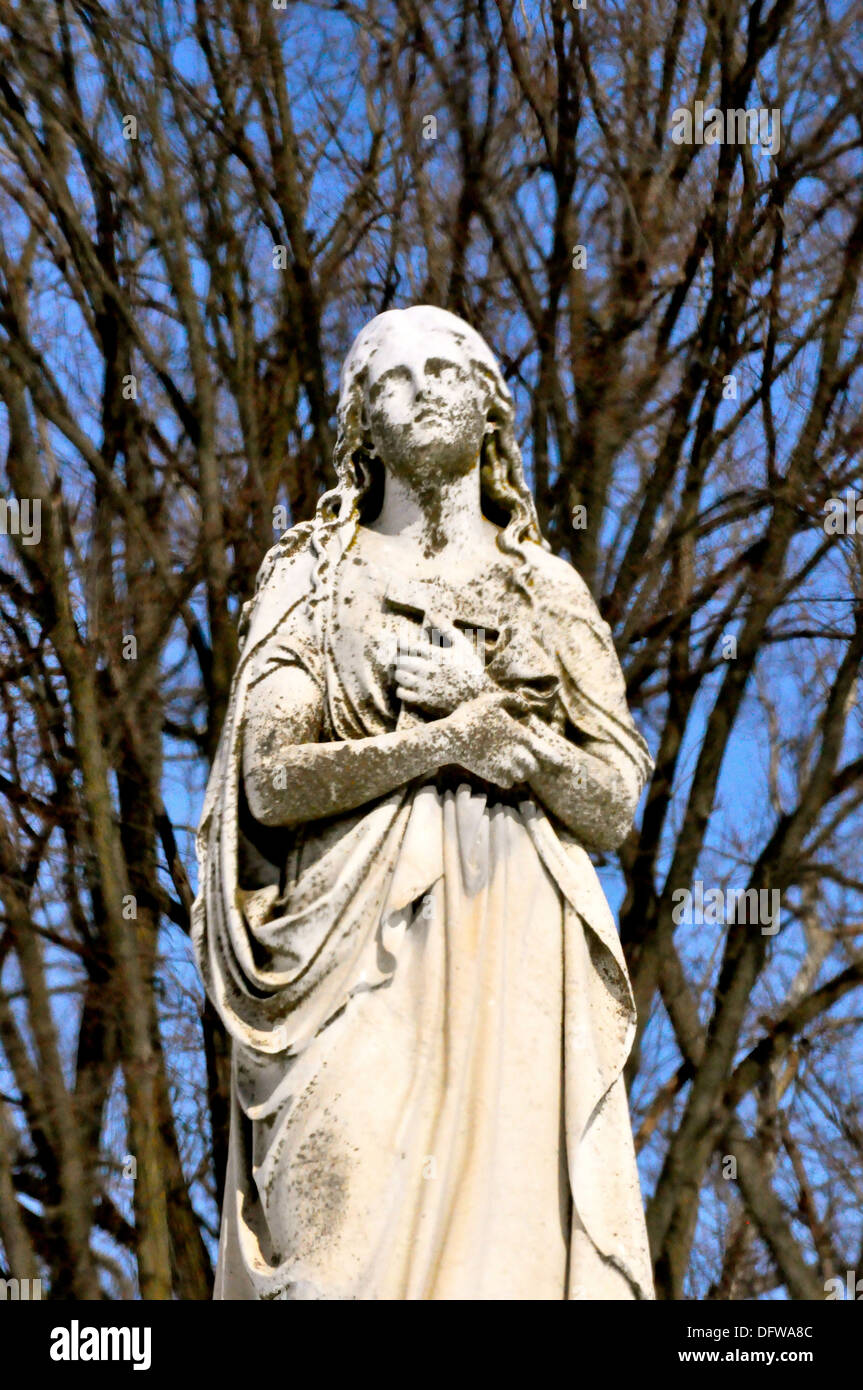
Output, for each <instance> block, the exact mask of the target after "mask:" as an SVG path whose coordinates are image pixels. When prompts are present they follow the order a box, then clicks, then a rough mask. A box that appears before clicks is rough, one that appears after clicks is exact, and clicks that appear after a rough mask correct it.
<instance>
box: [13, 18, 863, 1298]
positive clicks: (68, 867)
mask: <svg viewBox="0 0 863 1390" xmlns="http://www.w3.org/2000/svg"><path fill="white" fill-rule="evenodd" d="M854 18H855V7H854V5H853V4H850V3H849V4H848V5H839V6H832V7H830V8H829V9H828V7H827V6H824V5H823V4H821V3H820V0H774V3H773V4H772V5H771V6H768V5H766V4H763V3H761V0H755V2H754V3H751V4H749V5H743V4H742V3H739V0H726V3H723V4H721V5H720V4H716V3H710V2H708V3H706V4H703V5H699V6H693V5H692V4H691V3H690V0H661V3H659V4H655V5H652V6H650V7H641V8H640V9H637V10H634V9H633V7H632V6H627V5H625V4H623V3H611V4H603V5H602V6H590V5H589V6H588V7H587V8H586V9H584V10H576V9H574V8H573V7H572V6H571V5H569V4H567V3H564V0H549V3H546V4H543V5H539V4H533V3H521V2H519V3H510V0H496V2H495V3H492V0H460V2H458V0H457V3H450V2H449V0H430V3H425V4H423V5H419V4H416V3H414V0H403V2H402V3H392V0H368V3H363V4H362V5H360V4H356V5H355V4H353V3H352V0H343V3H339V4H333V5H331V6H330V5H324V4H320V5H315V4H290V5H288V6H286V7H285V8H284V9H282V8H277V7H276V6H275V5H274V4H273V3H271V0H208V3H206V4H203V3H193V0H136V3H134V4H132V3H131V0H118V2H117V3H115V4H114V5H112V6H110V7H108V6H103V5H101V4H99V3H96V0H27V3H26V4H25V3H11V0H0V60H2V61H0V212H2V218H0V402H2V411H0V419H2V422H3V430H4V444H5V452H6V462H5V468H6V478H7V482H6V486H5V489H4V490H5V494H6V497H7V507H6V512H5V517H6V522H7V525H6V528H5V529H6V530H7V531H8V532H9V533H10V534H9V535H8V536H7V539H6V540H5V541H3V542H2V544H3V546H4V552H3V556H2V562H0V663H2V674H3V685H2V694H0V700H2V719H3V722H4V734H5V737H4V739H3V749H2V761H0V816H2V838H0V897H2V903H3V915H2V920H0V970H2V974H0V1048H2V1064H0V1242H2V1247H3V1250H4V1253H5V1263H6V1266H7V1268H8V1270H9V1271H10V1272H11V1273H12V1274H13V1275H18V1276H19V1277H35V1276H36V1274H37V1273H38V1274H42V1275H44V1276H45V1277H46V1278H47V1279H48V1281H49V1283H50V1288H51V1292H52V1295H53V1296H56V1297H64V1296H65V1297H89V1296H94V1295H98V1294H99V1293H100V1292H101V1293H103V1294H104V1295H106V1296H111V1297H124V1296H129V1295H130V1293H131V1292H132V1290H133V1289H134V1287H135V1284H136V1282H137V1287H138V1288H139V1289H140V1292H141V1294H142V1296H143V1297H146V1298H165V1297H169V1296H171V1295H172V1294H173V1295H176V1296H179V1297H182V1298H205V1297H207V1296H208V1294H209V1290H210V1287H211V1277H212V1276H211V1258H212V1254H213V1249H214V1239H215V1234H216V1220H217V1210H218V1204H219V1200H220V1193H221V1182H222V1177H223V1173H224V1162H225V1138H226V1128H227V1112H226V1095H227V1087H226V1058H227V1052H226V1044H225V1039H224V1037H223V1036H222V1033H221V1030H220V1028H219V1026H218V1024H217V1022H216V1020H215V1019H214V1017H213V1016H212V1015H211V1013H210V1012H209V1010H207V1009H206V1008H202V1007H200V1001H199V996H198V994H197V993H196V986H195V984H194V982H193V978H192V972H191V968H190V965H189V956H188V950H187V945H186V934H187V931H188V918H189V907H190V903H191V896H192V886H191V881H190V880H191V874H192V869H191V862H192V853H191V835H192V832H193V829H194V824H195V821H196V819H197V814H198V809H199V806H200V793H201V787H202V782H203V778H204V776H205V774H206V768H207V764H208V761H209V759H210V757H211V756H212V754H213V751H214V749H215V746H216V741H217V739H218V735H219V730H220V727H221V722H222V718H223V714H224V710H225V706H226V701H227V697H228V690H229V685H230V679H231V674H232V669H233V665H234V661H235V656H236V635H235V634H236V623H237V618H238V614H239V608H240V606H241V604H242V602H243V601H244V600H245V599H246V598H248V596H249V595H250V593H251V592H252V590H253V587H254V579H255V574H256V571H257V567H258V565H259V563H260V560H261V557H262V555H263V554H264V552H265V550H266V549H267V547H268V545H269V544H271V543H272V540H273V536H274V530H275V531H278V530H279V529H281V528H282V527H283V526H284V525H286V524H291V523H292V522H294V521H297V520H301V519H304V518H306V517H308V516H309V515H310V514H311V512H312V511H313V509H314V506H315V502H316V499H317V496H318V495H319V493H320V492H321V491H322V490H323V488H324V487H325V486H326V485H327V482H328V480H329V478H330V468H331V452H332V444H333V425H332V421H333V406H334V398H335V388H336V384H337V382H336V372H337V368H338V365H339V363H340V361H341V359H342V357H343V355H344V352H345V350H346V348H347V346H348V344H349V342H350V339H351V337H352V335H353V333H354V332H355V331H356V329H357V328H358V327H359V326H360V325H361V323H363V322H364V321H365V320H366V319H367V318H369V317H370V316H371V315H372V314H373V313H375V312H379V311H380V310H382V309H385V308H388V307H393V306H397V305H403V304H407V303H412V302H420V301H425V302H431V303H435V304H440V305H442V306H444V307H447V308H450V309H453V310H454V311H456V312H458V313H460V314H462V315H464V316H465V317H467V318H468V319H469V320H470V321H471V322H473V323H474V324H475V325H476V326H477V327H478V328H479V329H480V331H482V332H483V333H484V334H485V335H486V336H487V337H488V339H489V341H490V342H492V343H493V344H494V346H495V348H496V350H497V351H498V352H499V353H500V355H501V357H502V360H503V362H504V366H505V369H506V374H507V378H508V380H509V382H510V385H511V387H512V390H513V392H514V394H515V396H516V399H517V402H518V405H519V411H520V419H521V420H522V424H523V438H522V447H523V449H524V452H525V457H526V459H527V460H528V463H529V467H530V470H531V477H532V481H533V485H534V488H535V492H536V497H537V504H538V508H539V511H540V516H541V519H542V523H543V527H544V529H545V530H546V533H547V534H548V535H549V538H550V540H551V542H552V544H553V546H554V548H555V549H556V550H558V551H560V552H562V553H564V554H566V555H568V556H569V557H570V558H571V559H572V560H573V562H574V563H575V564H576V566H577V567H578V569H579V570H580V571H581V573H582V574H583V575H584V577H585V579H586V580H587V582H588V583H589V584H590V586H591V588H592V590H593V592H594V595H595V596H596V598H597V601H598V603H599V604H600V607H601V610H602V612H603V615H604V616H605V618H606V619H607V620H608V622H609V623H610V624H611V626H612V629H613V632H614V635H615V639H616V642H617V645H618V650H619V653H620V656H621V661H622V663H623V666H624V670H625V673H626V676H627V683H628V688H629V696H630V700H631V703H632V704H633V706H634V708H635V709H636V710H637V712H638V717H639V719H640V721H641V723H642V726H643V728H644V730H645V732H646V734H647V736H648V738H649V740H650V741H651V744H652V747H653V750H654V752H655V754H656V772H655V775H654V778H653V780H652V782H651V785H650V787H649V789H648V791H647V793H646V798H645V803H644V807H643V812H642V815H641V817H640V821H639V825H638V828H637V829H636V830H635V831H634V832H633V834H632V835H631V836H630V837H629V839H628V840H627V841H626V843H625V844H624V846H623V847H622V849H621V851H620V853H619V855H618V856H617V857H616V858H615V860H614V862H612V863H609V864H608V865H606V866H605V867H604V870H603V872H605V873H607V875H608V878H609V881H610V883H611V884H612V885H613V886H614V887H615V888H616V891H617V893H618V898H619V903H620V925H621V932H622V937H623V941H624V945H625V948H626V952H627V956H628V960H629V963H630V968H631V971H632V976H633V983H634V987H635V990H636V995H637V1000H638V1004H639V1011H640V1018H641V1027H640V1033H639V1039H638V1045H637V1048H636V1052H635V1054H634V1056H633V1058H632V1062H631V1068H630V1084H631V1100H632V1105H633V1111H634V1116H635V1119H636V1124H637V1128H638V1142H639V1147H640V1150H641V1155H642V1164H643V1178H644V1186H645V1194H646V1196H647V1197H648V1199H649V1200H648V1216H649V1228H650V1235H651V1241H652V1245H653V1251H654V1256H655V1270H656V1278H657V1288H658V1291H659V1294H660V1296H662V1297H667V1298H680V1297H683V1296H695V1297H716V1298H741V1297H757V1296H759V1295H762V1294H764V1293H767V1292H770V1291H772V1290H774V1289H783V1290H784V1291H785V1292H786V1294H787V1296H789V1297H792V1298H805V1297H823V1296H824V1291H825V1281H826V1280H827V1279H829V1278H832V1277H834V1275H835V1274H837V1273H841V1272H843V1271H844V1270H845V1269H846V1267H847V1268H857V1267H859V1266H860V1262H861V1259H863V1253H861V1249H863V1232H861V1224H860V1218H859V1199H860V1191H859V1187H860V1178H859V1171H860V1155H861V1143H863V1115H861V1096H860V1087H859V1077H860V1064H861V1056H860V1028H859V1022H860V1020H859V1018H858V1017H857V1016H856V1015H855V1014H854V1012H853V1008H854V1001H855V1000H856V999H859V996H858V995H856V994H855V993H854V991H855V990H857V989H858V988H859V986H860V983H861V980H863V952H861V947H860V941H859V937H860V934H861V931H863V898H861V894H863V884H861V870H860V856H859V843H858V842H859V835H860V825H861V815H860V807H861V799H863V728H861V719H860V706H859V703H858V701H857V695H858V690H859V669H860V661H861V655H863V569H861V566H863V547H861V541H860V536H859V535H857V534H856V531H855V530H854V529H853V527H849V526H848V524H847V522H848V519H849V518H848V507H847V505H846V504H847V503H848V502H849V500H850V501H851V505H852V507H853V502H854V499H855V498H856V496H857V495H858V494H860V493H863V470H861V464H860V443H861V428H863V418H861V391H860V388H861V354H863V349H861V346H860V344H861V341H863V339H861V334H860V317H861V309H860V276H861V263H863V180H861V163H863V160H861V151H863V127H861V120H863V81H861V78H863V75H861V73H860V71H859V70H858V68H857V67H856V66H855V52H854V48H853V44H852V43H851V42H850V41H849V40H850V36H851V34H852V28H853V24H854ZM697 103H701V106H700V107H699V106H697ZM708 111H713V112H715V113H716V116H715V117H709V116H708V117H706V119H705V113H706V112H708ZM747 112H749V113H751V115H747ZM762 113H763V114H762ZM753 117H754V120H753ZM687 118H688V124H687ZM720 118H721V119H720ZM738 118H739V119H738ZM711 121H712V125H711V124H710V122H711ZM708 128H709V129H710V131H711V137H712V135H714V134H716V132H717V130H718V129H721V131H722V134H723V137H724V138H723V139H721V140H719V139H715V140H714V139H713V138H711V139H708V138H707V134H708ZM676 132H677V134H681V133H682V135H683V137H684V138H683V139H681V140H680V141H679V142H678V139H677V136H676ZM687 133H688V139H687V138H686V136H687ZM767 146H769V148H766V147H767ZM855 490H856V491H855ZM19 502H20V504H21V506H20V508H19V507H18V503H19ZM12 503H15V506H14V507H12V508H11V510H10V507H11V504H12ZM37 503H38V504H39V528H38V529H39V536H38V543H36V542H37V537H36V534H35V531H33V530H31V533H30V534H29V535H28V534H27V527H26V525H25V524H22V522H23V521H25V520H26V516H27V510H26V505H25V504H29V505H30V506H31V507H32V506H35V504H37ZM840 503H841V507H844V508H845V511H844V512H842V511H841V507H840ZM825 507H826V508H827V511H826V513H825ZM840 513H841V514H842V515H843V516H844V517H845V525H844V529H840V528H839V527H838V526H837V525H832V524H828V523H829V522H830V521H831V519H832V520H833V521H835V519H836V517H837V516H839V515H840ZM861 514H863V507H861ZM33 515H34V514H33V513H31V520H32V516H33ZM13 523H14V524H13ZM861 525H863V516H861ZM699 884H700V885H702V889H703V890H704V893H712V894H714V895H715V894H719V895H721V901H722V902H723V903H725V904H727V903H729V902H731V901H734V895H735V894H736V893H743V892H749V893H752V892H753V890H754V892H755V893H757V894H768V895H769V894H772V893H778V894H779V895H780V900H781V905H782V906H781V918H780V919H779V920H778V921H774V920H773V918H770V919H769V920H768V921H765V920H763V919H761V918H760V917H759V918H758V919H757V920H755V921H753V920H752V915H751V914H749V915H745V914H741V913H733V912H732V913H729V912H728V911H727V910H725V909H723V910H722V911H720V910H719V909H715V910H714V911H713V912H701V911H699V912H697V913H696V914H695V915H696V920H691V921H687V920H686V919H685V918H684V919H683V920H681V917H680V912H679V911H678V908H679V905H680V901H681V895H684V894H686V893H689V894H694V893H695V892H696V891H701V890H697V885H699ZM711 901H712V902H713V904H714V907H715V904H716V903H717V902H718V901H720V899H718V898H716V897H715V896H714V897H713V898H712V899H711ZM746 901H747V902H748V901H755V900H754V899H747V900H746ZM757 901H759V902H760V901H761V898H758V899H757ZM699 916H700V917H701V919H702V920H697V918H698V917H699ZM741 916H743V917H744V919H743V920H740V918H741ZM777 927H778V930H777V929H776V928H777ZM109 1248H110V1249H111V1250H112V1251H113V1252H114V1253H113V1254H111V1255H110V1256H109V1255H106V1254H105V1251H106V1250H108V1249H109Z"/></svg>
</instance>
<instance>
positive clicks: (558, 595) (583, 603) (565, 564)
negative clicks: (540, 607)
mask: <svg viewBox="0 0 863 1390" xmlns="http://www.w3.org/2000/svg"><path fill="white" fill-rule="evenodd" d="M523 549H524V554H525V558H526V559H527V560H528V561H529V563H530V567H531V570H532V572H533V578H534V586H535V590H536V592H537V596H538V597H539V599H540V601H541V602H542V603H543V604H546V603H547V604H550V606H551V607H552V608H555V607H557V608H564V609H567V610H570V611H571V610H573V609H575V610H576V612H577V613H578V615H579V616H581V617H586V618H588V619H589V620H590V622H591V623H600V622H602V619H601V618H600V616H599V609H598V608H597V606H596V603H595V602H594V599H593V595H592V594H591V592H590V590H589V589H588V587H587V585H586V583H585V582H584V580H583V579H582V577H581V575H580V574H579V573H578V570H576V569H574V568H573V566H572V565H571V564H570V563H569V561H568V560H564V559H563V558H562V557H561V556H560V555H554V554H553V553H552V552H551V551H550V550H545V549H543V547H542V546H541V545H537V543H536V542H535V541H526V542H525V543H524V545H523Z"/></svg>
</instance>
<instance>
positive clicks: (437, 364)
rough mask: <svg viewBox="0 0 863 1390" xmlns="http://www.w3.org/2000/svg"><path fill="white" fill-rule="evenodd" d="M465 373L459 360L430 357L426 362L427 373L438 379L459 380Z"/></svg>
mask: <svg viewBox="0 0 863 1390" xmlns="http://www.w3.org/2000/svg"><path fill="white" fill-rule="evenodd" d="M464 374H465V373H464V369H463V368H462V367H460V366H459V364H458V363H457V362H447V361H446V359H445V358H443V357H430V358H429V359H428V361H427V362H426V375H427V376H432V377H434V378H435V380H436V381H458V380H459V379H460V378H461V377H463V376H464Z"/></svg>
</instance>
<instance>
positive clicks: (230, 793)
mask: <svg viewBox="0 0 863 1390" xmlns="http://www.w3.org/2000/svg"><path fill="white" fill-rule="evenodd" d="M338 426H339V428H338V441H337V444H336V450H335V465H336V470H337V475H338V483H337V486H336V487H335V488H334V489H333V490H332V491H331V492H329V493H327V494H326V496H324V497H323V498H322V499H321V502H320V504H319V506H318V510H317V515H316V518H315V520H314V521H312V522H309V523H304V524H302V525H298V526H295V527H293V528H292V529H291V530H290V531H288V532H286V534H285V535H284V536H283V537H282V538H281V540H280V541H279V542H278V543H277V544H276V545H275V546H273V548H272V550H270V552H269V554H268V555H267V557H266V559H265V560H264V563H263V566H262V568H261V572H260V575H259V579H258V586H257V590H256V593H255V597H254V599H253V601H252V602H251V603H250V604H248V605H247V607H246V609H245V610H244V613H243V619H242V622H241V639H242V651H241V658H240V661H239V664H238V668H237V672H236V676H235V679H234V684H233V689H232V695H231V702H230V708H229V712H228V716H227V721H226V725H225V729H224V734H223V737H222V741H221V746H220V749H219V753H218V756H217V758H216V761H215V765H214V767H213V770H212V775H211V778H210V783H209V787H208V790H207V797H206V803H205V807H204V813H203V817H202V821H201V827H200V832H199V842H198V853H199V864H200V885H199V894H198V898H197V900H196V903H195V911H194V930H193V936H194V942H195V948H196V952H197V957H198V961H199V965H200V969H201V972H202V974H203V978H204V981H205V983H206V988H207V991H208V993H209V996H210V998H211V1000H212V1001H213V1004H214V1005H215V1007H216V1009H217V1010H218V1012H219V1014H220V1016H221V1018H222V1020H223V1022H224V1024H225V1027H226V1028H227V1029H228V1032H229V1033H230V1035H231V1038H232V1040H233V1080H232V1115H231V1133H230V1158H229V1164H228V1172H227V1179H226V1188H225V1201H224V1210H223V1213H222V1230H221V1243H220V1249H219V1262H218V1271H217V1283H216V1297H217V1298H238V1299H562V1298H586V1299H591V1298H597V1299H629V1298H651V1297H652V1296H653V1291H652V1283H651V1274H650V1263H649V1257H648V1249H647V1241H646V1233H645V1225H644V1215H643V1209H642V1203H641V1195H640V1192H639V1185H638V1176H637V1172H636V1166H635V1156H634V1148H633V1142H632V1131H631V1125H630V1119H629V1111H628V1106H627V1100H626V1092H625V1089H624V1083H623V1077H622V1072H623V1066H624V1063H625V1061H626V1057H627V1054H628V1052H629V1049H630V1046H631V1043H632V1038H633V1033H634V1028H635V1009H634V1003H633V998H632V993H631V989H630V984H629V979H628V976H627V972H626V967H625V964H624V960H623V956H622V953H621V949H620V945H619V941H618V936H617V932H616V930H615V924H614V921H613V919H612V916H611V913H610V911H609V908H608V905H607V903H606V901H605V897H604V895H603V892H602V889H601V887H600V884H599V881H598V879H597V876H596V873H595V871H594V868H593V865H592V863H591V860H590V858H589V857H588V853H587V850H588V849H589V848H592V849H597V850H611V849H613V848H614V847H615V846H616V845H617V844H619V842H620V841H621V839H622V838H623V837H624V836H625V835H626V834H627V832H628V830H629V829H630V826H631V823H632V817H633V813H634V811H635V807H636V803H637V801H638V797H639V794H640V791H641V788H642V785H643V783H644V780H645V778H646V776H647V775H648V773H649V771H650V767H651V762H650V756H649V754H648V751H647V747H646V745H645V743H644V740H643V739H642V737H641V736H640V734H639V733H638V732H637V730H636V728H635V726H634V724H633V721H632V718H631V716H630V714H629V711H628V709H627V705H626V698H625V692H624V684H623V679H622V675H621V671H620V667H619V665H618V661H617V658H616V655H615V651H614V647H613V645H612V641H611V636H610V633H609V629H608V627H607V625H606V624H605V623H604V622H603V621H602V620H601V618H600V617H599V614H598V612H597V609H596V607H595V605H594V603H593V601H592V599H591V597H590V595H589V593H588V591H587V588H586V586H585V585H584V583H583V582H582V580H581V579H579V577H578V575H577V574H576V573H575V571H574V570H573V569H572V568H571V567H570V566H569V565H568V564H567V563H566V562H565V561H563V560H561V559H558V558H556V557H555V556H553V555H552V554H551V553H550V552H549V550H548V547H547V545H546V544H545V542H544V541H543V539H542V536H541V534H540V531H539V526H538V522H537V518H536V513H535V510H534V506H533V501H532V498H531V495H530V492H529V491H528V488H527V486H526V484H525V480H524V476H523V472H522V465H521V457H520V454H519V450H518V446H517V443H516V438H515V433H514V412H513V404H512V399H511V396H510V393H509V391H508V389H507V387H506V385H505V383H504V380H503V377H502V375H501V372H500V368H499V367H498V365H497V363H496V361H495V359H494V358H493V356H492V354H491V353H490V352H489V349H488V348H487V346H486V345H485V343H484V342H483V340H482V339H481V338H480V337H479V336H478V334H477V333H476V332H475V331H474V330H473V329H472V328H470V327H469V326H468V325H467V324H466V323H464V322H462V321H461V320H460V319H458V318H456V317H455V316H454V315H452V314H449V313H446V312H444V311H443V310H440V309H435V308H430V307H428V306H425V305H420V306H417V307H414V308H410V309H405V310H391V311H389V312H387V313H384V314H381V315H379V316H378V317H377V318H376V319H374V320H373V321H372V322H371V323H370V324H368V325H367V327H366V328H364V329H363V331H362V332H361V333H360V334H359V337H358V338H357V340H356V342H355V343H354V345H353V347H352V349H351V352H350V354H349V356H348V359H347V361H346V362H345V365H344V368H343V371H342V378H341V391H340V397H339V407H338Z"/></svg>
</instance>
